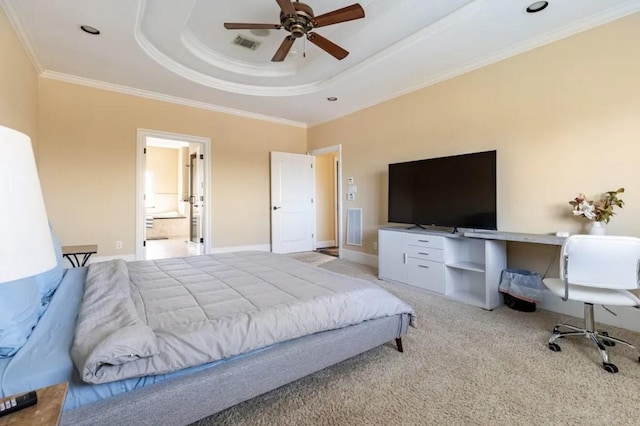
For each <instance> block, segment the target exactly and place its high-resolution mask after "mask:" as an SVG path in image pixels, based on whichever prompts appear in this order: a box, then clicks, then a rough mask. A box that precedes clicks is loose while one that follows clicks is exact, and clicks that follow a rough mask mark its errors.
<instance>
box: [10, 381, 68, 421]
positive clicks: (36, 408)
mask: <svg viewBox="0 0 640 426" xmlns="http://www.w3.org/2000/svg"><path fill="white" fill-rule="evenodd" d="M36 394H37V395H38V403H37V404H36V405H32V406H31V407H27V408H24V409H22V410H20V411H16V412H14V413H11V414H7V415H6V416H3V417H0V426H18V425H20V426H24V425H38V426H56V425H57V424H58V422H60V415H61V414H62V407H63V406H64V399H65V397H66V396H67V383H66V382H65V383H58V384H57V385H52V386H47V387H46V388H40V389H36ZM9 398H11V397H7V398H2V400H4V399H9Z"/></svg>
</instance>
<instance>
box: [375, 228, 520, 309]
mask: <svg viewBox="0 0 640 426" xmlns="http://www.w3.org/2000/svg"><path fill="white" fill-rule="evenodd" d="M454 231H458V230H457V229H454ZM378 262H379V263H378V277H379V278H380V279H384V280H386V281H392V282H393V281H395V282H399V283H403V284H408V285H412V286H415V287H420V288H422V289H425V290H428V291H431V292H433V293H436V294H440V295H442V296H445V297H448V298H450V299H454V300H458V301H460V302H463V303H467V304H470V305H474V306H478V307H480V308H483V309H487V310H491V309H493V308H496V307H498V306H500V304H501V303H502V297H501V295H500V293H499V291H498V285H499V284H500V274H501V273H502V270H503V269H505V268H506V267H507V250H506V241H501V240H497V239H483V238H470V237H467V236H466V233H465V235H463V233H461V232H459V231H458V232H457V233H455V232H454V233H452V232H451V229H450V228H449V229H447V230H446V231H445V230H444V229H443V230H432V229H429V230H424V229H418V228H414V229H406V228H394V227H385V228H380V229H379V230H378Z"/></svg>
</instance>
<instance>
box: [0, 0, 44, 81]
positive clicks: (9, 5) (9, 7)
mask: <svg viewBox="0 0 640 426" xmlns="http://www.w3.org/2000/svg"><path fill="white" fill-rule="evenodd" d="M0 7H1V8H2V9H3V10H4V13H5V14H6V15H7V18H9V22H11V26H13V29H14V31H15V32H16V34H17V35H18V40H20V43H21V44H22V47H24V50H25V51H26V52H27V56H28V57H29V59H30V60H31V64H32V65H33V67H34V68H35V69H36V73H37V74H42V71H43V70H44V68H43V67H42V64H41V63H40V61H39V60H38V52H37V50H36V48H35V46H34V44H33V42H32V41H31V36H30V35H29V32H28V31H27V29H26V28H25V27H24V25H23V24H22V20H21V19H20V15H19V14H18V12H17V11H16V6H15V4H14V2H13V0H0Z"/></svg>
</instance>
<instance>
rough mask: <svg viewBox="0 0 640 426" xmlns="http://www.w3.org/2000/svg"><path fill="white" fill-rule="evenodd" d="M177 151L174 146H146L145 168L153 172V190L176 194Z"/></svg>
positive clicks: (160, 192) (159, 192)
mask: <svg viewBox="0 0 640 426" xmlns="http://www.w3.org/2000/svg"><path fill="white" fill-rule="evenodd" d="M178 153H179V151H178V150H177V149H175V148H160V147H157V146H148V147H147V157H146V160H147V165H146V166H147V170H148V171H151V172H153V174H154V181H155V192H156V193H158V194H176V200H177V195H178V169H179V166H180V164H179V162H178Z"/></svg>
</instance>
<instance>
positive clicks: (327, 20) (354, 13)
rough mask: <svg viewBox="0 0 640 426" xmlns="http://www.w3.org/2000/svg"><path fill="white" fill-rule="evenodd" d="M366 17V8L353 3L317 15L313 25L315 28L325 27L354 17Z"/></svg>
mask: <svg viewBox="0 0 640 426" xmlns="http://www.w3.org/2000/svg"><path fill="white" fill-rule="evenodd" d="M360 18H364V9H363V8H362V6H360V4H359V3H355V4H352V5H351V6H347V7H343V8H342V9H337V10H334V11H333V12H329V13H325V14H323V15H320V16H316V17H315V18H314V19H313V26H314V27H315V28H318V27H324V26H326V25H333V24H338V23H340V22H347V21H353V20H354V19H360Z"/></svg>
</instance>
